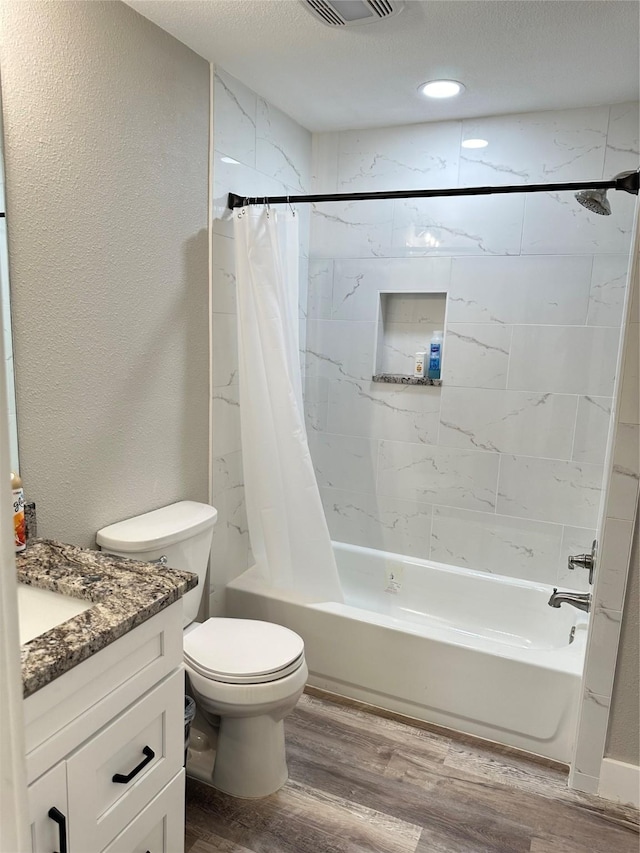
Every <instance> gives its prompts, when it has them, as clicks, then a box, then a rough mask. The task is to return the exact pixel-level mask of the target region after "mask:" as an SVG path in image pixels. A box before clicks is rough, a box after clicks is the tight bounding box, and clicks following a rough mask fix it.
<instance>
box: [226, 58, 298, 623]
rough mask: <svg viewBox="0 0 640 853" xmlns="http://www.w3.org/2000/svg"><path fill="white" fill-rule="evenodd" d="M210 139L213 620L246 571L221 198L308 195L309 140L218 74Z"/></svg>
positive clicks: (231, 273)
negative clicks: (229, 585)
mask: <svg viewBox="0 0 640 853" xmlns="http://www.w3.org/2000/svg"><path fill="white" fill-rule="evenodd" d="M213 133H214V147H215V159H214V173H213V178H214V222H213V231H214V234H213V252H212V258H213V284H212V287H213V297H212V309H213V317H212V336H213V376H212V384H213V400H212V433H213V490H212V493H213V504H214V506H216V507H217V509H218V512H219V515H218V523H217V524H216V528H215V532H214V541H213V551H212V560H211V598H210V612H211V614H212V615H217V614H220V613H221V612H223V610H224V587H225V584H226V583H228V582H229V581H230V580H232V579H233V578H235V577H237V575H239V574H240V573H241V572H242V571H243V570H244V569H246V568H247V566H248V563H249V559H250V546H249V533H248V528H247V517H246V512H245V503H244V486H243V477H242V454H241V444H240V406H239V402H238V353H237V331H236V301H235V261H234V241H233V222H232V219H231V216H230V213H229V212H228V211H227V208H226V205H227V194H228V193H229V192H235V193H238V194H239V195H242V194H244V195H252V196H260V195H287V194H295V193H301V192H308V191H309V183H310V172H311V134H310V133H309V132H308V131H307V130H305V129H304V128H302V127H300V125H298V124H296V122H294V121H293V120H292V119H291V118H289V116H287V115H285V114H284V113H283V112H281V111H280V110H278V109H276V108H275V107H273V106H272V105H271V104H268V103H267V102H266V101H265V100H263V99H262V98H260V97H258V96H257V95H256V94H255V92H252V91H251V90H250V89H248V88H247V87H246V86H244V85H243V84H242V83H240V82H239V81H238V80H235V79H234V78H233V77H230V76H229V75H228V74H226V73H225V72H224V71H223V70H222V69H217V71H216V76H215V84H214V127H213ZM229 160H232V161H235V162H229ZM305 207H306V206H305ZM305 207H302V208H300V209H299V210H298V216H299V217H300V234H301V245H300V255H301V262H300V281H301V284H302V299H303V302H306V280H307V254H308V242H309V240H308V234H309V211H308V210H306V209H305ZM303 331H304V329H303Z"/></svg>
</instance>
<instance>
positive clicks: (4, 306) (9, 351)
mask: <svg viewBox="0 0 640 853" xmlns="http://www.w3.org/2000/svg"><path fill="white" fill-rule="evenodd" d="M1 106H2V103H1V101H0V310H1V312H2V337H3V341H4V353H3V358H4V369H5V372H6V379H7V407H8V411H9V442H10V454H11V457H10V458H11V470H12V471H19V470H20V465H19V461H18V425H17V418H16V385H15V380H14V375H13V339H12V333H11V294H10V287H9V252H8V248H7V219H6V205H5V191H4V136H3V133H2V118H1V115H2V111H1Z"/></svg>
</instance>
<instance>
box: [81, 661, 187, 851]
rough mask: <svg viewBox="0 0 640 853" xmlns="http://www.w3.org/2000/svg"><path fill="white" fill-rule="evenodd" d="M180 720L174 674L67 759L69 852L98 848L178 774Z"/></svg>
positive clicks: (180, 690) (178, 676) (180, 680)
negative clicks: (118, 779)
mask: <svg viewBox="0 0 640 853" xmlns="http://www.w3.org/2000/svg"><path fill="white" fill-rule="evenodd" d="M183 716H184V676H183V674H182V672H180V671H178V672H175V673H174V674H173V675H171V676H169V678H167V679H166V680H165V681H163V682H162V683H161V684H159V685H158V686H157V687H156V688H154V689H153V690H152V691H151V692H149V693H147V695H146V696H144V698H142V699H141V700H140V701H139V702H136V704H135V705H132V706H131V708H129V710H128V711H126V712H125V713H124V714H122V716H120V717H118V718H117V719H116V720H115V721H114V722H113V723H111V724H110V725H108V726H106V728H104V729H103V730H102V731H101V732H100V733H99V734H98V735H96V736H95V737H94V738H92V739H91V740H90V741H88V743H86V744H85V745H84V746H83V747H81V748H80V749H79V750H78V751H77V752H75V753H74V754H73V755H72V756H71V757H70V758H69V759H68V760H67V792H68V797H69V833H70V842H71V845H70V846H71V850H77V851H82V853H94V851H95V853H98V851H100V850H103V849H104V848H105V847H106V846H107V845H108V844H109V842H110V841H111V840H112V839H113V838H115V836H116V835H117V834H118V833H119V832H121V831H122V829H123V828H124V827H125V826H126V825H127V824H128V823H130V822H131V821H132V820H133V819H134V818H135V817H136V815H138V814H139V813H140V812H141V811H142V809H144V808H145V806H146V805H147V804H148V803H149V802H150V801H151V800H152V799H153V798H154V797H155V796H156V794H157V793H158V792H159V791H160V790H161V789H162V788H163V787H164V786H165V785H167V784H168V782H169V781H170V780H171V779H172V778H173V777H174V776H175V775H176V774H177V773H178V772H179V771H180V769H181V767H182V760H183V740H184V729H183ZM116 775H119V776H120V777H121V778H120V781H114V776H116Z"/></svg>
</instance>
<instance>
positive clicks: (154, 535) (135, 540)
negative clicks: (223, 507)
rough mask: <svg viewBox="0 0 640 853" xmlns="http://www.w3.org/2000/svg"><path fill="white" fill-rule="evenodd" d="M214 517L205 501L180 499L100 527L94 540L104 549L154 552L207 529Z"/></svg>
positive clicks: (214, 510) (215, 516) (216, 513)
mask: <svg viewBox="0 0 640 853" xmlns="http://www.w3.org/2000/svg"><path fill="white" fill-rule="evenodd" d="M217 517H218V511H217V510H216V509H215V507H212V506H209V505H208V504H202V503H198V502H197V501H179V502H178V503H175V504H171V505H170V506H163V507H162V508H161V509H155V510H153V511H152V512H145V513H144V515H137V516H135V518H127V519H126V520H125V521H118V522H117V523H116V524H110V525H109V526H108V527H103V528H102V530H99V531H98V533H97V534H96V542H97V543H98V545H100V547H101V548H103V549H105V550H109V549H112V550H114V551H125V552H131V553H136V552H139V551H153V550H155V549H156V548H164V547H165V546H166V545H173V544H175V543H176V542H182V540H184V539H188V538H190V537H191V536H195V535H196V534H198V533H201V532H202V531H203V530H208V529H209V528H211V527H213V525H214V524H215V523H216V518H217Z"/></svg>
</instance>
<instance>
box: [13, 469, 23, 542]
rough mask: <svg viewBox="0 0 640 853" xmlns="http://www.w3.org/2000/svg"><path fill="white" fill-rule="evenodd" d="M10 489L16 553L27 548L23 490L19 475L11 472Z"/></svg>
mask: <svg viewBox="0 0 640 853" xmlns="http://www.w3.org/2000/svg"><path fill="white" fill-rule="evenodd" d="M11 489H12V492H13V533H14V539H15V544H16V551H24V549H25V548H26V547H27V529H26V526H25V521H24V490H23V488H22V480H21V479H20V475H19V474H15V473H13V472H11Z"/></svg>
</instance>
